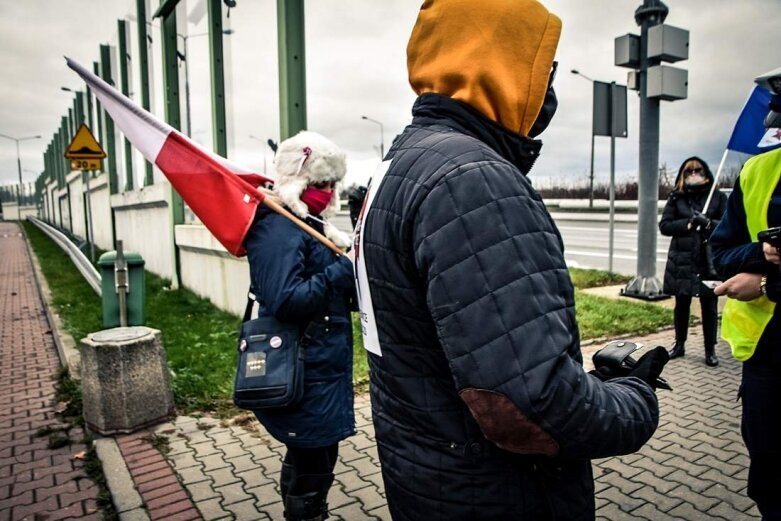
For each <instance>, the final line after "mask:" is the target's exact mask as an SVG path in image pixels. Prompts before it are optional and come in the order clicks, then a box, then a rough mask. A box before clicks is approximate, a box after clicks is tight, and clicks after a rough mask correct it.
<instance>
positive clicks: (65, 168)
mask: <svg viewBox="0 0 781 521" xmlns="http://www.w3.org/2000/svg"><path fill="white" fill-rule="evenodd" d="M69 134H70V132H69V129H68V118H67V117H66V116H63V117H62V120H61V122H60V143H59V145H60V150H59V152H60V153H59V154H58V156H59V159H60V166H61V168H60V184H59V188H65V178H66V177H67V176H68V172H70V161H68V160H67V159H65V151H66V150H67V149H68V145H69V144H70V139H69Z"/></svg>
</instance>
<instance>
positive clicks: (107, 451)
mask: <svg viewBox="0 0 781 521" xmlns="http://www.w3.org/2000/svg"><path fill="white" fill-rule="evenodd" d="M95 452H97V453H98V459H99V460H100V463H101V464H102V465H103V475H104V476H105V477H106V487H107V488H108V489H109V490H110V491H111V500H112V501H113V502H114V508H116V509H117V513H118V514H119V516H120V519H123V520H124V519H133V520H142V519H144V520H148V519H150V518H149V514H148V513H147V511H146V508H145V505H144V501H143V500H142V499H141V495H140V494H139V493H138V491H137V490H136V487H135V485H134V484H133V478H132V477H131V476H130V470H129V469H128V468H127V465H126V464H125V459H124V458H123V457H122V453H121V452H120V451H119V446H118V445H117V442H116V440H114V438H98V439H96V440H95Z"/></svg>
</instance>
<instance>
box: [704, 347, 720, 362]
mask: <svg viewBox="0 0 781 521" xmlns="http://www.w3.org/2000/svg"><path fill="white" fill-rule="evenodd" d="M705 365H707V366H709V367H716V366H717V365H719V357H717V356H716V346H705Z"/></svg>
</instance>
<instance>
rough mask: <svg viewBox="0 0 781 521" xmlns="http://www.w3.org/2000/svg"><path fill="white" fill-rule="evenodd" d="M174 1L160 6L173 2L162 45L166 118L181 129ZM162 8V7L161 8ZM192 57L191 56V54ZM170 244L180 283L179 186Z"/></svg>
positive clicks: (181, 207)
mask: <svg viewBox="0 0 781 521" xmlns="http://www.w3.org/2000/svg"><path fill="white" fill-rule="evenodd" d="M175 3H176V2H175V1H171V0H164V2H162V3H161V8H162V7H165V6H169V5H171V6H172V7H171V8H170V9H168V10H167V11H166V12H165V14H162V15H161V16H162V23H161V24H160V25H161V33H162V47H163V90H164V91H165V120H166V122H167V123H168V124H169V125H171V126H172V127H174V128H175V129H177V130H181V128H182V121H181V114H180V99H179V70H178V68H177V64H176V9H174V7H173V6H175ZM158 12H160V9H158ZM188 58H189V57H188ZM171 221H172V226H171V247H172V248H173V261H174V265H173V269H172V270H171V271H172V274H171V283H172V284H173V286H174V287H179V274H180V273H181V269H180V259H179V249H178V248H177V247H176V238H175V233H174V230H175V228H176V225H178V224H183V223H184V202H183V201H182V198H181V196H180V195H179V194H178V193H177V192H176V190H174V189H173V187H171Z"/></svg>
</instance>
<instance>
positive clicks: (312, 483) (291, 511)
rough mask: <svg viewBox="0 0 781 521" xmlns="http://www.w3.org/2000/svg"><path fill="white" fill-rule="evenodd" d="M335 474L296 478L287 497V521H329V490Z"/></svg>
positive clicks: (309, 475) (308, 475)
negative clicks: (326, 520) (327, 520)
mask: <svg viewBox="0 0 781 521" xmlns="http://www.w3.org/2000/svg"><path fill="white" fill-rule="evenodd" d="M333 481H334V475H333V474H307V475H303V476H295V478H294V479H293V482H292V483H291V484H290V489H289V490H288V493H287V495H286V497H285V519H286V520H287V521H324V520H325V519H328V503H327V502H326V500H327V498H328V490H329V489H330V488H331V483H333Z"/></svg>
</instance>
